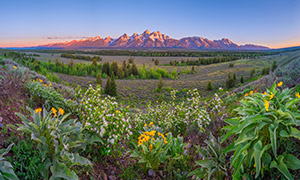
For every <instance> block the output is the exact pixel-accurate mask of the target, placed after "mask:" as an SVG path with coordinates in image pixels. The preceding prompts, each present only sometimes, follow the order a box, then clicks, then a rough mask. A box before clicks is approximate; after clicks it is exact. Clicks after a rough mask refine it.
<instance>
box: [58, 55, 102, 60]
mask: <svg viewBox="0 0 300 180" xmlns="http://www.w3.org/2000/svg"><path fill="white" fill-rule="evenodd" d="M60 57H63V58H70V59H80V60H85V61H93V60H95V61H97V62H100V61H102V58H101V57H99V56H93V57H91V56H83V55H73V54H70V53H61V55H60Z"/></svg>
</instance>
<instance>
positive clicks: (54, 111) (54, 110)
mask: <svg viewBox="0 0 300 180" xmlns="http://www.w3.org/2000/svg"><path fill="white" fill-rule="evenodd" d="M51 111H52V112H53V114H54V116H55V117H56V116H57V114H56V112H57V110H56V109H55V108H54V107H53V108H51Z"/></svg>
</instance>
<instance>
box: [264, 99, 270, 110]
mask: <svg viewBox="0 0 300 180" xmlns="http://www.w3.org/2000/svg"><path fill="white" fill-rule="evenodd" d="M264 102H265V108H266V111H269V107H270V103H269V102H268V101H267V100H264Z"/></svg>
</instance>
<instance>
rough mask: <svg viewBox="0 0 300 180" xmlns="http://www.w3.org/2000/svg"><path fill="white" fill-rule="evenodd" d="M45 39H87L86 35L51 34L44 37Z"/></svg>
mask: <svg viewBox="0 0 300 180" xmlns="http://www.w3.org/2000/svg"><path fill="white" fill-rule="evenodd" d="M45 38H46V39H87V38H89V37H86V36H53V37H51V36H50V37H45Z"/></svg>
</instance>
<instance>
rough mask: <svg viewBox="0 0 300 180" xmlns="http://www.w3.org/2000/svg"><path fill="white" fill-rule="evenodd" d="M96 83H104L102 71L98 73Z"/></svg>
mask: <svg viewBox="0 0 300 180" xmlns="http://www.w3.org/2000/svg"><path fill="white" fill-rule="evenodd" d="M96 83H97V84H100V85H101V84H102V77H101V73H97V76H96Z"/></svg>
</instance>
